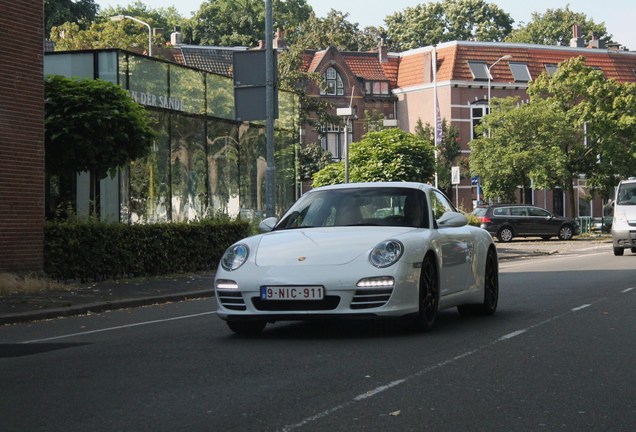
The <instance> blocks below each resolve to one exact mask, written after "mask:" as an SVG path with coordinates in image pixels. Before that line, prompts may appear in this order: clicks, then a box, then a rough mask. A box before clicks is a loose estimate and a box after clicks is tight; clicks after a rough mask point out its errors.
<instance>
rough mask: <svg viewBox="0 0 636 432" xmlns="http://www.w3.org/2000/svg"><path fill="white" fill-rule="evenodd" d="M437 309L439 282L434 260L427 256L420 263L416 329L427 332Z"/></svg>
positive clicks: (431, 325) (432, 324) (433, 320)
mask: <svg viewBox="0 0 636 432" xmlns="http://www.w3.org/2000/svg"><path fill="white" fill-rule="evenodd" d="M438 308H439V281H438V279H437V266H436V265H435V259H434V258H433V257H432V256H431V255H428V256H427V257H426V258H424V262H423V263H422V271H421V273H420V292H419V312H418V314H417V317H416V322H415V325H416V328H417V329H418V330H420V331H429V330H431V329H432V328H433V326H435V322H436V321H437V312H438Z"/></svg>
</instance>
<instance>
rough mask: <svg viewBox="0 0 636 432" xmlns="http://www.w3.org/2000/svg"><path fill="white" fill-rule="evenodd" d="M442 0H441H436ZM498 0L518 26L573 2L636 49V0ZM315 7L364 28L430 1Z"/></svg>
mask: <svg viewBox="0 0 636 432" xmlns="http://www.w3.org/2000/svg"><path fill="white" fill-rule="evenodd" d="M141 1H142V2H143V3H144V4H145V5H147V6H149V7H151V8H166V7H170V6H174V7H176V8H177V10H178V11H179V13H181V15H183V16H184V17H186V18H189V17H190V16H192V14H193V13H194V12H196V11H197V10H198V9H199V7H200V6H201V3H203V0H141ZM435 1H439V0H435ZM486 1H487V2H488V3H494V4H496V5H497V6H499V7H500V8H501V9H503V11H504V12H507V13H508V14H510V16H512V18H513V19H514V20H515V23H514V25H513V27H514V28H516V27H517V26H518V25H519V24H523V23H527V22H529V21H530V19H531V15H532V12H539V13H544V12H545V11H546V10H547V9H557V8H565V6H566V5H568V4H569V5H570V10H572V11H574V12H579V13H584V14H585V15H587V17H588V18H591V19H592V20H594V22H596V23H601V22H603V23H605V27H606V28H607V31H608V33H609V34H612V35H613V39H614V40H615V41H616V42H619V43H620V44H622V45H624V46H626V47H627V48H629V49H630V50H631V51H636V31H634V29H633V28H632V27H631V26H632V25H634V17H636V2H634V0H567V1H561V0H532V1H531V2H529V3H531V5H529V4H528V3H526V2H525V1H520V0H486ZM96 3H97V4H98V5H99V6H100V7H102V8H104V7H108V6H117V5H121V6H126V5H127V4H130V3H134V1H133V0H96ZM307 3H308V4H309V5H310V6H311V7H312V8H313V9H314V11H315V12H316V15H318V16H319V17H324V16H326V15H327V13H328V12H329V10H331V9H335V10H337V11H340V12H342V13H349V17H348V18H347V19H348V20H349V21H350V22H352V23H358V27H359V28H360V29H362V28H364V27H367V26H380V25H384V18H385V17H386V16H387V15H392V14H393V13H395V12H399V11H401V10H403V9H404V8H406V7H413V6H416V5H418V4H422V3H428V2H427V1H417V0H415V1H414V0H410V1H409V0H391V1H386V0H347V1H342V0H307Z"/></svg>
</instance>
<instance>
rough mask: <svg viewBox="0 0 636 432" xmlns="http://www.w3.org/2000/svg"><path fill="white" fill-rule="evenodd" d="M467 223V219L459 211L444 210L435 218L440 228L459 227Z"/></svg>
mask: <svg viewBox="0 0 636 432" xmlns="http://www.w3.org/2000/svg"><path fill="white" fill-rule="evenodd" d="M467 224H468V219H467V218H466V216H464V215H463V214H461V213H456V212H446V213H444V214H443V215H442V217H441V218H439V219H437V225H438V226H439V227H440V228H459V227H463V226H465V225H467Z"/></svg>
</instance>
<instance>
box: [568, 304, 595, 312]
mask: <svg viewBox="0 0 636 432" xmlns="http://www.w3.org/2000/svg"><path fill="white" fill-rule="evenodd" d="M590 306H592V305H591V304H584V305H581V306H579V307H575V308H573V309H572V312H577V311H580V310H581V309H585V308H588V307H590Z"/></svg>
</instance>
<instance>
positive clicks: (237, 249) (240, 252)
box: [221, 244, 250, 271]
mask: <svg viewBox="0 0 636 432" xmlns="http://www.w3.org/2000/svg"><path fill="white" fill-rule="evenodd" d="M249 254H250V250H249V249H248V247H247V246H246V245H244V244H237V245H234V246H230V247H229V248H228V250H226V251H225V253H224V254H223V258H221V266H222V267H223V268H224V269H225V270H227V271H233V270H236V269H238V268H239V267H240V266H242V265H243V263H244V262H245V261H247V257H248V255H249Z"/></svg>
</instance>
